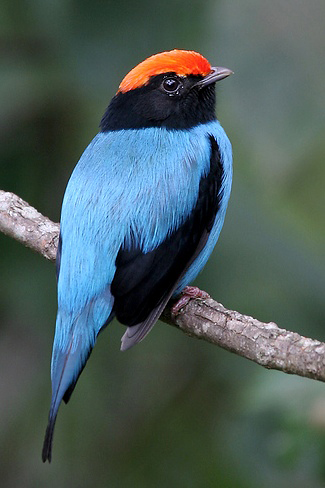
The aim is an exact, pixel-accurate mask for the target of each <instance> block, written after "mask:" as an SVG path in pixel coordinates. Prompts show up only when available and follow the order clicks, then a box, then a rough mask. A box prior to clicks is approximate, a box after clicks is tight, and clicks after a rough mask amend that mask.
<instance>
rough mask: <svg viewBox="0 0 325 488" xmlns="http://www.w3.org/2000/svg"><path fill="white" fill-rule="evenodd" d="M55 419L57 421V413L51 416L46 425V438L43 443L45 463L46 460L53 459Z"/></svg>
mask: <svg viewBox="0 0 325 488" xmlns="http://www.w3.org/2000/svg"><path fill="white" fill-rule="evenodd" d="M55 421H56V415H55V416H54V417H51V416H50V418H49V422H48V424H47V427H46V432H45V438H44V443H43V450H42V460H43V463H45V462H46V461H48V462H49V463H50V462H51V459H52V443H53V434H54V426H55Z"/></svg>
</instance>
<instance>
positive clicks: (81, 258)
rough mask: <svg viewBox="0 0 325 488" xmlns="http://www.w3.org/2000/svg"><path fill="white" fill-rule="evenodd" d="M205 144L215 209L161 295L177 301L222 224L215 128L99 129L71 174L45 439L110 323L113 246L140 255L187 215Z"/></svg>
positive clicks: (224, 146) (203, 167)
mask: <svg viewBox="0 0 325 488" xmlns="http://www.w3.org/2000/svg"><path fill="white" fill-rule="evenodd" d="M210 137H213V138H214V139H215V141H216V143H217V145H218V149H219V154H220V162H221V165H222V169H223V172H222V175H223V176H222V182H221V186H220V189H219V202H220V204H219V208H218V212H217V215H216V218H215V220H214V223H213V226H212V229H211V231H210V234H209V237H208V239H207V241H206V243H205V246H204V248H203V249H202V250H201V251H200V252H199V254H198V255H197V256H196V257H195V259H194V260H193V262H191V263H190V264H189V267H188V269H186V270H184V272H183V273H182V275H181V277H180V280H179V281H178V283H176V284H175V286H174V288H173V289H172V292H171V293H170V295H171V294H173V295H177V294H179V293H180V292H181V290H182V289H183V288H184V286H186V285H187V284H189V283H190V282H191V281H193V280H194V279H195V277H196V276H197V274H198V273H199V272H200V270H201V269H202V268H203V266H204V265H205V263H206V261H207V259H208V258H209V256H210V254H211V252H212V250H213V248H214V246H215V244H216V241H217V239H218V237H219V234H220V231H221V228H222V225H223V221H224V217H225V212H226V208H227V203H228V199H229V196H230V189H231V180H232V154H231V145H230V142H229V139H228V137H227V136H226V134H225V132H224V130H223V128H222V127H221V125H220V124H219V122H218V121H217V120H214V121H211V122H208V123H204V124H199V125H197V126H195V127H192V128H190V129H186V130H184V129H183V130H177V129H167V128H163V127H150V128H145V129H128V130H116V131H107V132H101V133H99V134H98V135H97V136H96V137H95V138H94V139H93V141H92V142H91V143H90V145H89V146H88V147H87V149H86V150H85V152H84V153H83V155H82V156H81V158H80V160H79V162H78V164H77V166H76V167H75V169H74V171H73V173H72V175H71V178H70V180H69V183H68V186H67V189H66V193H65V196H64V200H63V206H62V214H61V241H62V250H61V253H60V265H59V270H58V314H57V321H56V332H55V338H54V344H53V354H52V365H51V376H52V404H51V411H50V421H49V426H48V433H47V437H49V438H50V440H51V438H52V435H53V429H54V423H55V418H56V415H57V411H58V408H59V405H60V402H61V400H62V398H64V399H65V400H66V401H67V400H68V399H69V396H70V394H71V391H72V389H73V387H74V384H75V382H76V381H77V379H78V376H79V374H80V372H81V370H82V368H83V366H84V364H85V362H86V360H87V358H88V356H89V354H90V351H91V349H92V348H93V346H94V344H95V341H96V337H97V335H98V333H99V331H100V330H101V329H102V328H103V327H104V326H105V325H107V323H108V322H109V321H110V320H111V319H112V318H113V317H114V296H113V294H112V293H111V284H112V282H113V280H114V276H115V272H116V260H117V256H118V253H119V251H120V249H121V248H122V249H126V250H128V249H132V248H134V247H136V248H138V249H140V250H141V252H142V253H143V254H146V253H149V252H151V251H153V250H154V249H156V248H157V247H158V246H159V245H160V244H161V243H162V242H164V241H165V240H166V239H168V238H169V237H170V236H171V235H172V234H173V232H175V231H176V230H177V229H178V228H179V227H180V226H181V225H182V224H183V223H184V222H185V221H186V219H188V218H190V216H191V212H192V211H193V209H194V207H195V205H196V202H197V199H198V193H199V185H200V181H201V179H202V178H204V177H205V176H206V175H207V174H208V173H209V171H210V157H211V143H210ZM170 295H169V296H170ZM167 298H168V297H167ZM156 315H157V313H156ZM154 321H155V320H154ZM151 327H152V325H151V326H150V328H151ZM150 328H149V330H150ZM146 333H147V332H146ZM48 444H49V446H50V444H51V442H49V443H48ZM49 449H50V447H49ZM46 457H48V458H49V459H50V452H49V453H44V452H43V459H44V458H46Z"/></svg>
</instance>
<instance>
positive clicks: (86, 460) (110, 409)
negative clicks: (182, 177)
mask: <svg viewBox="0 0 325 488" xmlns="http://www.w3.org/2000/svg"><path fill="white" fill-rule="evenodd" d="M324 23H325V2H324V0H309V1H308V2H307V1H303V0H273V1H272V2H264V1H262V0H246V1H245V2H241V1H240V0H232V1H226V0H220V1H215V0H214V1H213V0H211V1H203V2H202V0H186V1H185V0H174V1H170V0H165V1H164V2H153V1H149V0H138V1H137V2H131V1H130V0H120V1H119V2H117V1H100V0H92V1H86V0H79V1H77V0H75V1H72V0H51V1H49V0H42V1H41V0H33V1H27V0H25V1H23V0H20V1H18V0H2V2H1V4H0V52H1V56H0V107H1V110H0V128H1V130H0V161H1V163H0V188H1V189H4V190H8V191H13V192H15V193H17V194H19V195H20V196H21V197H22V198H24V199H25V200H27V201H28V202H29V203H30V204H32V205H33V206H35V207H36V208H37V209H38V210H39V211H41V212H42V213H43V214H45V215H47V216H49V217H50V218H51V219H52V220H54V221H58V220H59V214H60V206H61V200H62V196H63V192H64V189H65V185H66V182H67V179H68V177H69V175H70V173H71V170H72V168H73V167H74V165H75V163H76V162H77V160H78V159H79V156H80V154H81V152H82V151H83V149H84V148H85V146H86V145H87V144H88V143H89V141H90V140H91V139H92V137H93V136H94V135H95V134H96V132H97V130H98V129H97V128H98V124H99V121H100V118H101V115H102V113H103V111H104V109H105V107H106V106H107V104H108V102H109V100H110V98H111V97H112V95H113V94H114V93H115V91H116V89H117V86H118V84H119V82H120V80H121V79H122V77H123V76H124V75H125V74H126V73H127V72H128V71H129V70H130V69H131V68H132V67H133V66H134V65H135V64H137V63H138V62H140V61H141V60H143V59H144V58H146V57H147V56H149V55H151V54H153V53H156V52H159V51H163V50H167V49H172V48H175V47H177V48H182V49H194V50H197V51H199V52H201V53H202V54H203V55H205V56H206V57H207V58H208V59H209V60H210V61H211V63H212V64H217V65H221V66H227V67H229V68H231V69H233V70H234V71H235V75H234V76H232V77H231V78H229V79H227V80H225V81H223V82H221V83H220V84H218V95H219V96H218V106H217V108H218V117H219V119H220V120H221V122H222V125H223V126H224V128H225V129H226V131H227V133H228V135H229V137H230V139H231V141H232V143H233V149H234V185H233V193H232V197H231V202H230V205H229V211H228V214H227V218H226V223H225V226H224V229H223V232H222V235H221V238H220V241H219V243H218V245H217V248H216V250H215V253H214V254H213V256H212V258H211V259H210V261H209V264H208V266H207V267H206V269H205V270H204V272H202V273H201V275H200V277H199V279H198V280H197V284H198V285H199V286H201V287H202V288H204V289H206V290H207V291H209V293H210V294H211V295H212V296H213V297H215V298H216V299H218V300H219V301H221V302H222V303H223V304H224V305H225V306H227V307H228V308H232V309H235V310H239V311H240V312H242V313H247V314H250V315H253V316H255V317H256V318H259V319H260V320H264V321H271V320H272V321H276V322H277V323H278V325H279V326H282V327H285V328H288V329H290V330H295V331H297V332H299V333H301V334H303V335H306V336H310V337H313V338H317V339H320V340H323V341H324V340H325V328H324V315H325V313H324V312H325V304H324V281H325V266H324V254H325V253H324V245H325V226H324V210H325V191H324V188H325V165H324V154H325V137H324V133H325V85H324V79H325V56H324V48H325V29H324ZM0 269H1V280H0V479H1V486H3V487H5V488H9V487H12V488H16V487H21V486H24V487H25V488H32V487H39V486H46V487H49V488H51V487H63V488H65V487H71V488H79V487H81V488H83V487H89V486H92V487H96V488H97V487H112V488H115V487H143V488H147V487H148V488H149V487H157V488H162V487H174V486H180V487H186V488H187V487H195V488H196V487H198V488H201V487H202V488H203V487H207V488H209V487H211V488H214V487H218V488H228V487H230V488H231V487H238V488H244V487H245V488H246V487H247V488H255V487H256V488H261V487H262V488H264V487H265V488H271V487H272V488H273V487H275V486H276V487H279V488H282V487H283V488H284V487H286V488H287V487H289V488H290V487H295V488H305V487H309V488H319V487H324V486H325V386H324V385H323V384H321V383H316V382H314V381H312V380H307V379H302V378H296V377H291V376H287V375H285V374H283V373H279V372H274V371H267V370H264V369H262V368H261V367H259V366H257V365H255V364H253V363H250V362H249V361H247V360H245V359H243V358H239V357H237V356H235V355H233V354H230V353H228V352H225V351H223V350H221V349H219V348H217V347H213V346H211V345H209V344H207V343H204V342H202V341H197V340H195V339H190V338H188V337H186V336H185V335H184V334H182V333H181V332H179V331H177V330H176V329H173V328H172V327H168V326H167V325H165V324H158V325H157V326H156V327H155V328H154V330H153V331H152V332H151V334H150V335H149V337H148V338H147V339H146V340H145V341H144V342H143V343H141V344H140V345H139V346H137V347H135V348H134V349H132V350H130V351H128V352H127V353H123V354H122V353H120V352H119V345H120V337H121V335H122V333H123V328H122V327H121V326H120V325H119V324H117V323H113V324H112V325H111V326H110V327H109V329H108V330H106V331H105V333H104V334H103V335H102V336H101V337H100V338H99V341H98V344H97V346H96V348H95V350H94V352H93V355H92V356H91V358H90V360H89V363H88V365H87V368H86V369H85V371H84V373H83V374H82V376H81V378H80V381H79V383H78V386H77V388H76V390H75V393H74V395H73V396H72V399H71V401H70V403H69V405H68V406H62V408H61V410H60V414H59V418H58V423H57V427H56V433H55V439H54V453H53V461H52V464H51V465H50V466H49V465H47V464H46V465H43V463H42V462H41V446H42V441H43V436H44V430H45V427H46V422H47V413H48V407H49V401H50V376H49V367H50V354H51V346H52V338H53V332H54V323H55V314H56V289H55V272H54V266H53V264H51V263H48V262H46V261H45V260H44V259H42V258H41V257H39V256H38V255H36V254H33V253H32V252H31V251H30V250H28V249H25V248H24V247H23V246H21V245H20V244H18V243H17V242H15V241H13V240H11V239H9V238H7V237H5V236H3V235H0Z"/></svg>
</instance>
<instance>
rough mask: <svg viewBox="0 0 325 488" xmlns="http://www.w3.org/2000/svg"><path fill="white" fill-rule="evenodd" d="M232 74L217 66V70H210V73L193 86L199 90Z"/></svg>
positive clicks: (228, 70) (229, 70)
mask: <svg viewBox="0 0 325 488" xmlns="http://www.w3.org/2000/svg"><path fill="white" fill-rule="evenodd" d="M233 74H234V72H233V71H231V69H228V68H222V67H221V66H218V67H217V68H211V72H210V73H209V74H208V75H207V76H205V77H204V78H203V80H201V81H198V82H197V83H196V84H195V86H198V87H199V88H203V87H204V86H207V85H211V83H215V82H216V81H220V80H223V79H224V78H227V76H229V75H233Z"/></svg>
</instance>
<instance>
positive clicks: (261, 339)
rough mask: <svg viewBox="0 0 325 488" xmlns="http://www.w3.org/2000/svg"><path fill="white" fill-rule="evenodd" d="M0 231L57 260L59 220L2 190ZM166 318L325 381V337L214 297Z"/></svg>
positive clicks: (267, 363) (259, 359)
mask: <svg viewBox="0 0 325 488" xmlns="http://www.w3.org/2000/svg"><path fill="white" fill-rule="evenodd" d="M0 231H1V232H3V233H4V234H6V235H8V236H10V237H13V238H14V239H16V240H17V241H19V242H21V243H22V244H24V245H25V246H27V247H30V248H31V249H33V250H34V251H36V252H38V253H39V254H41V255H42V256H44V257H45V258H47V259H49V260H51V261H55V255H56V248H57V244H58V235H59V224H55V223H53V222H52V221H51V220H49V219H48V218H47V217H44V216H43V215H42V214H40V213H39V212H38V211H37V210H36V209H35V208H33V207H31V206H30V205H29V204H28V203H26V202H25V201H24V200H22V199H21V198H20V197H18V196H17V195H14V194H13V193H9V192H4V191H1V190H0ZM161 319H162V320H163V321H164V322H166V323H168V324H171V325H173V326H176V327H178V328H179V329H180V330H182V331H183V332H185V333H186V334H188V335H190V336H192V337H196V338H198V339H203V340H205V341H207V342H210V343H212V344H216V345H218V346H220V347H222V348H224V349H227V350H228V351H231V352H234V353H236V354H238V355H240V356H243V357H245V358H247V359H250V360H251V361H254V362H255V363H257V364H259V365H261V366H264V367H265V368H269V369H277V370H279V371H283V372H285V373H290V374H296V375H299V376H305V377H307V378H313V379H316V380H319V381H325V344H324V343H322V342H319V341H317V340H313V339H308V338H306V337H303V336H300V335H299V334H297V333H295V332H290V331H287V330H285V329H280V328H279V327H278V326H277V325H276V324H275V323H274V322H269V323H264V322H260V321H259V320H256V319H254V318H252V317H249V316H247V315H242V314H240V313H239V312H235V311H233V310H228V309H226V308H225V307H224V306H223V305H221V304H220V303H218V302H216V301H215V300H213V299H211V298H208V299H204V300H202V299H192V300H190V301H189V303H188V304H187V305H185V306H184V308H183V309H182V310H181V311H180V312H179V314H178V315H177V316H176V317H174V316H173V315H172V314H171V309H170V307H169V306H168V307H166V309H165V311H164V312H163V315H162V317H161Z"/></svg>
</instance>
